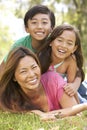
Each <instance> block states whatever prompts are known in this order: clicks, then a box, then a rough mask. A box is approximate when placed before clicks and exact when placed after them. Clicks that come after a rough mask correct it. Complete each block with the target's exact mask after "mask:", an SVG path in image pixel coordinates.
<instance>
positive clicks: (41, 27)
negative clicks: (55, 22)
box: [26, 13, 52, 41]
mask: <svg viewBox="0 0 87 130" xmlns="http://www.w3.org/2000/svg"><path fill="white" fill-rule="evenodd" d="M51 30H52V28H51V20H50V17H49V15H48V14H41V13H39V14H36V15H35V16H33V18H32V19H29V20H28V27H27V28H26V31H27V32H28V33H30V34H31V36H32V40H33V39H35V40H38V41H40V40H43V39H44V38H46V37H47V36H48V35H49V33H50V32H51Z"/></svg>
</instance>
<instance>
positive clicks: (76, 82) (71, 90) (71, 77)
mask: <svg viewBox="0 0 87 130" xmlns="http://www.w3.org/2000/svg"><path fill="white" fill-rule="evenodd" d="M76 75H77V64H76V60H75V59H72V58H71V59H69V60H68V68H67V82H68V84H67V85H65V86H64V90H65V92H66V93H67V94H68V95H69V96H73V95H74V94H75V93H76V92H77V90H78V88H79V86H80V83H81V77H78V76H77V77H76Z"/></svg>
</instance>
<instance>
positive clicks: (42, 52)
mask: <svg viewBox="0 0 87 130" xmlns="http://www.w3.org/2000/svg"><path fill="white" fill-rule="evenodd" d="M64 30H69V31H73V32H74V33H75V36H76V41H75V45H77V46H78V47H77V49H76V51H75V52H74V54H75V57H76V61H77V66H78V68H79V71H80V74H81V77H82V80H84V77H85V75H84V71H83V55H82V47H81V40H80V34H79V31H78V30H77V29H76V28H74V27H73V26H72V25H68V24H63V25H59V26H57V27H56V28H54V30H53V32H52V33H51V34H50V36H49V37H48V39H47V41H46V43H45V44H44V45H42V47H41V48H40V49H39V51H38V53H37V55H38V57H39V60H40V64H41V68H42V73H44V72H46V71H47V70H48V68H49V66H50V64H51V62H52V60H51V52H52V49H51V47H50V46H49V45H50V43H51V42H52V41H53V40H55V39H56V38H57V37H58V36H60V35H61V34H62V33H63V31H64Z"/></svg>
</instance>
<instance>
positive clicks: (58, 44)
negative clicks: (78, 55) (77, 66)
mask: <svg viewBox="0 0 87 130" xmlns="http://www.w3.org/2000/svg"><path fill="white" fill-rule="evenodd" d="M75 41H76V36H75V33H74V32H73V31H69V30H65V31H63V33H62V34H61V35H60V36H58V37H57V38H56V39H55V40H54V41H52V42H51V44H50V45H51V47H52V56H54V57H57V58H61V59H65V58H67V57H68V56H70V55H71V54H73V53H74V51H75V50H76V48H77V46H76V45H75Z"/></svg>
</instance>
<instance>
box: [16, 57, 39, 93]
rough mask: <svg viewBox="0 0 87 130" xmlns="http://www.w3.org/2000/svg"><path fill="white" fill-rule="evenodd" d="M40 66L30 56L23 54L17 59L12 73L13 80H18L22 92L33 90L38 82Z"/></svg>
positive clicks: (37, 85)
mask: <svg viewBox="0 0 87 130" xmlns="http://www.w3.org/2000/svg"><path fill="white" fill-rule="evenodd" d="M40 76H41V72H40V67H39V66H38V64H37V63H36V61H35V60H34V58H32V57H31V56H25V57H24V58H22V59H21V60H20V61H19V64H18V66H17V68H16V71H15V74H14V81H16V82H18V84H19V85H20V87H21V89H22V90H23V91H24V92H27V91H28V90H34V89H36V88H38V87H39V84H40Z"/></svg>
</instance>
